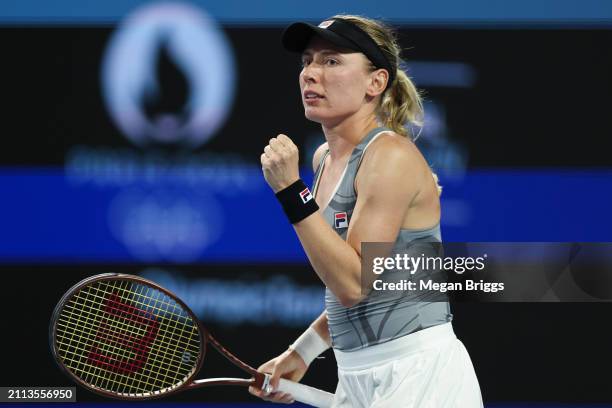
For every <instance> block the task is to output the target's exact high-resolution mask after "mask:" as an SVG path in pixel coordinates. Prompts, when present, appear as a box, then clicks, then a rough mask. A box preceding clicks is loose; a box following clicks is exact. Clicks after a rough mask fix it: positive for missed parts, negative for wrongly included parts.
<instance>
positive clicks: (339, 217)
mask: <svg viewBox="0 0 612 408" xmlns="http://www.w3.org/2000/svg"><path fill="white" fill-rule="evenodd" d="M334 225H335V227H336V229H339V228H348V215H346V212H344V211H343V212H337V213H335V214H334Z"/></svg>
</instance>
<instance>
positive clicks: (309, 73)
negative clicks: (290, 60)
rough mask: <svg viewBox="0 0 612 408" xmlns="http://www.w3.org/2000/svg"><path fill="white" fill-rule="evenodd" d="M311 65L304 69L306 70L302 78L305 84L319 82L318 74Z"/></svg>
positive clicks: (303, 70)
mask: <svg viewBox="0 0 612 408" xmlns="http://www.w3.org/2000/svg"><path fill="white" fill-rule="evenodd" d="M311 65H312V64H311ZM311 65H309V66H307V67H304V69H302V78H303V79H304V81H305V82H316V80H317V75H318V74H317V72H316V70H315V69H314V68H312V67H311Z"/></svg>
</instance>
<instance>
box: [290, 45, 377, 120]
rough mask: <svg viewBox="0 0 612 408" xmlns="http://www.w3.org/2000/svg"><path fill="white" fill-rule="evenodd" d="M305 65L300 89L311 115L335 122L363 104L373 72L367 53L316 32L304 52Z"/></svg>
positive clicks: (301, 75) (308, 114)
mask: <svg viewBox="0 0 612 408" xmlns="http://www.w3.org/2000/svg"><path fill="white" fill-rule="evenodd" d="M302 66H303V69H302V72H301V73H300V90H301V92H302V103H303V104H304V114H305V116H306V117H307V118H308V119H310V120H312V121H315V122H319V123H322V124H325V123H329V124H333V123H334V122H336V123H337V122H338V121H341V120H342V119H344V118H346V117H348V116H351V115H352V114H354V113H355V112H357V111H358V110H359V109H361V108H362V107H363V105H364V103H365V101H366V98H367V97H368V95H367V92H368V85H369V81H370V73H371V72H370V71H371V70H370V69H369V67H370V62H369V60H368V59H367V58H366V56H365V55H363V54H362V53H360V52H355V51H352V50H346V49H342V48H338V47H337V46H335V45H333V44H331V43H329V42H327V41H325V40H323V39H322V38H320V37H316V36H315V37H313V39H312V40H311V41H310V43H309V44H308V47H307V48H306V50H304V52H303V53H302Z"/></svg>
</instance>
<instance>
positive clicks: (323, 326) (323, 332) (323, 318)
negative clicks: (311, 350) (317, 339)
mask: <svg viewBox="0 0 612 408" xmlns="http://www.w3.org/2000/svg"><path fill="white" fill-rule="evenodd" d="M310 327H312V328H313V329H315V331H316V332H317V334H318V335H319V336H321V338H322V339H323V340H325V342H326V343H327V344H329V345H330V346H331V336H330V335H329V324H328V322H327V311H324V312H323V313H321V315H320V316H319V317H317V319H316V320H315V321H314V322H312V324H311V325H310Z"/></svg>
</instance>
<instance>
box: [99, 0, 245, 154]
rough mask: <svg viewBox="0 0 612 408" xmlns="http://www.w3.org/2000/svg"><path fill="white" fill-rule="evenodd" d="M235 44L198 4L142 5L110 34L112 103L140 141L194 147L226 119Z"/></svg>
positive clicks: (106, 76) (105, 74)
mask: <svg viewBox="0 0 612 408" xmlns="http://www.w3.org/2000/svg"><path fill="white" fill-rule="evenodd" d="M234 81H235V67H234V58H233V53H232V50H231V46H230V44H229V42H228V40H227V39H226V37H225V35H224V34H223V31H222V30H221V29H220V28H219V27H218V26H217V24H216V23H215V22H214V21H213V20H212V18H210V17H208V16H207V15H206V14H204V13H203V12H202V11H201V10H200V9H198V8H195V7H194V6H191V5H187V4H182V3H156V4H153V5H148V6H146V7H143V8H140V9H138V10H137V11H136V12H134V13H133V14H131V15H130V16H128V17H127V18H126V20H124V22H123V23H122V24H121V25H120V26H119V28H118V29H117V31H116V32H115V33H114V35H113V36H112V38H111V41H110V43H109V45H108V48H107V50H106V54H105V56H104V61H103V66H102V87H103V93H104V100H105V103H106V106H107V109H108V111H109V113H110V115H111V117H112V119H113V120H114V122H115V123H116V125H117V127H118V128H119V129H120V130H121V131H122V132H123V134H124V135H125V136H126V137H127V138H128V139H130V140H131V141H132V142H133V143H134V144H136V145H139V146H146V145H148V144H155V143H157V144H159V143H162V144H181V145H185V146H187V147H190V148H195V147H198V146H200V145H202V144H203V143H205V142H206V141H207V140H208V139H210V138H211V137H212V136H213V135H214V133H215V132H216V131H217V130H218V129H219V127H220V126H222V125H223V123H224V122H225V120H226V118H227V116H228V114H229V111H230V108H231V105H232V101H233V98H234Z"/></svg>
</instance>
